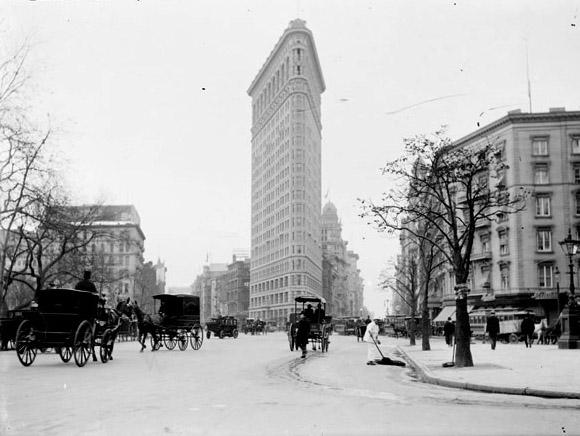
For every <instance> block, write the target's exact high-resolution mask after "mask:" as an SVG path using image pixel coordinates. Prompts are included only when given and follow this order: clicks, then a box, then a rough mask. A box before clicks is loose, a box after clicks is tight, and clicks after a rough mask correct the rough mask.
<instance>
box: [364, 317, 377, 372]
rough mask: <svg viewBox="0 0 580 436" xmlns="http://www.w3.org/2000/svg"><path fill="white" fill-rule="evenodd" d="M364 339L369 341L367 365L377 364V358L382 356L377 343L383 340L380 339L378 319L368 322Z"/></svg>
mask: <svg viewBox="0 0 580 436" xmlns="http://www.w3.org/2000/svg"><path fill="white" fill-rule="evenodd" d="M363 341H365V342H366V343H367V365H376V363H375V360H377V359H380V356H379V354H378V350H377V345H375V343H376V344H380V343H381V341H379V326H378V324H377V323H376V320H374V319H373V320H372V321H371V322H370V323H369V324H367V329H366V331H365V335H364V337H363Z"/></svg>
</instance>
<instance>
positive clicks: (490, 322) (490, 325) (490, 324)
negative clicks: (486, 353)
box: [485, 311, 499, 350]
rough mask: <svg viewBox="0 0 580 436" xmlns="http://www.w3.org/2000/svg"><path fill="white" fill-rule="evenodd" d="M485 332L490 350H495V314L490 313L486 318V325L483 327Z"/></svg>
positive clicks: (496, 328)
mask: <svg viewBox="0 0 580 436" xmlns="http://www.w3.org/2000/svg"><path fill="white" fill-rule="evenodd" d="M485 331H486V332H487V334H488V335H489V339H490V341H491V349H492V350H495V344H496V342H497V335H499V319H498V318H497V317H496V316H495V312H494V311H492V312H491V315H490V316H489V318H487V324H486V326H485Z"/></svg>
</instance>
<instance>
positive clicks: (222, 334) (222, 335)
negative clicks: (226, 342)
mask: <svg viewBox="0 0 580 436" xmlns="http://www.w3.org/2000/svg"><path fill="white" fill-rule="evenodd" d="M225 335H226V334H225V333H224V331H223V330H220V334H219V336H220V339H223V338H224V336H225Z"/></svg>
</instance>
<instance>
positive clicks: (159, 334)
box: [135, 294, 203, 351]
mask: <svg viewBox="0 0 580 436" xmlns="http://www.w3.org/2000/svg"><path fill="white" fill-rule="evenodd" d="M153 300H154V307H157V302H159V309H158V314H157V315H150V316H149V317H148V320H147V321H144V319H143V318H144V314H143V313H142V312H140V310H139V309H138V308H137V307H136V309H137V310H136V311H135V313H136V315H137V318H138V319H139V325H140V329H141V331H140V333H139V336H140V341H139V342H141V345H142V346H144V341H145V338H141V336H143V335H146V334H147V333H150V334H151V348H152V350H153V351H157V350H159V348H161V346H162V345H164V346H165V348H167V349H168V350H173V349H174V348H175V346H178V347H179V349H180V350H181V351H185V350H186V349H187V346H188V344H191V348H193V349H194V350H199V349H200V348H201V345H202V343H203V329H202V327H201V324H200V317H199V297H196V296H194V295H188V294H179V295H172V294H159V295H154V296H153Z"/></svg>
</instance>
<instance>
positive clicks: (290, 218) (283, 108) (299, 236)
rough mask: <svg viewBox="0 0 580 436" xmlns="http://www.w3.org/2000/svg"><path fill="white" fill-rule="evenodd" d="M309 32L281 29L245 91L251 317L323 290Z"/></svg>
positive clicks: (280, 317) (281, 314) (314, 69)
mask: <svg viewBox="0 0 580 436" xmlns="http://www.w3.org/2000/svg"><path fill="white" fill-rule="evenodd" d="M324 89H325V85H324V79H323V77H322V71H321V68H320V62H319V60H318V54H317V52H316V46H315V44H314V38H313V36H312V32H311V31H310V30H309V29H308V28H306V26H305V22H304V21H302V20H299V19H297V20H293V21H291V22H290V25H289V26H288V28H287V29H286V30H285V31H284V33H283V34H282V36H281V37H280V39H279V40H278V42H277V43H276V45H275V47H274V49H273V50H272V52H271V53H270V54H269V56H268V58H267V59H266V62H265V63H264V65H263V66H262V68H261V69H260V71H259V72H258V74H257V76H256V78H255V79H254V81H253V82H252V84H251V85H250V87H249V89H248V94H249V96H250V97H251V98H252V129H251V132H252V217H251V223H252V230H251V238H252V239H251V267H250V309H249V311H250V317H253V318H260V319H263V320H267V321H272V322H277V323H278V324H279V325H281V323H284V322H285V321H286V320H287V319H288V314H289V313H291V312H292V311H293V310H294V298H295V297H297V296H300V295H318V296H321V295H322V251H321V241H320V234H321V227H320V226H321V224H320V220H321V217H320V211H321V186H320V185H321V174H320V172H321V162H320V159H321V152H320V146H321V130H322V124H321V120H320V96H321V94H322V93H323V92H324Z"/></svg>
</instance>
